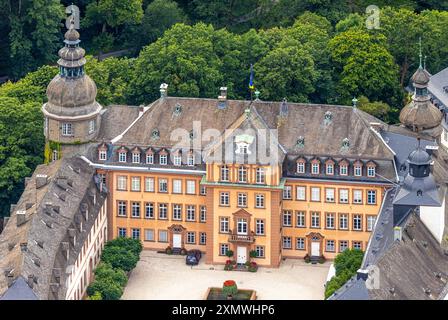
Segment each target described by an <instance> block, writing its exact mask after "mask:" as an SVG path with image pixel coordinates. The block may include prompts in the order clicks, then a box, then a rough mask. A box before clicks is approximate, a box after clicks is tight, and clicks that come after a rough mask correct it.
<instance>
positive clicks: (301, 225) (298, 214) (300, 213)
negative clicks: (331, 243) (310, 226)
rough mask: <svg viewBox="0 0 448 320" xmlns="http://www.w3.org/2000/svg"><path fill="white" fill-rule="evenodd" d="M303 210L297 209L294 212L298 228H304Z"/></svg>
mask: <svg viewBox="0 0 448 320" xmlns="http://www.w3.org/2000/svg"><path fill="white" fill-rule="evenodd" d="M305 221H306V220H305V212H304V211H297V212H296V227H298V228H305V226H306V224H305Z"/></svg>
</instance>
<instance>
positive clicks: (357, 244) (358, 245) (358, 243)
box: [353, 241, 362, 250]
mask: <svg viewBox="0 0 448 320" xmlns="http://www.w3.org/2000/svg"><path fill="white" fill-rule="evenodd" d="M353 249H358V250H362V242H361V241H353Z"/></svg>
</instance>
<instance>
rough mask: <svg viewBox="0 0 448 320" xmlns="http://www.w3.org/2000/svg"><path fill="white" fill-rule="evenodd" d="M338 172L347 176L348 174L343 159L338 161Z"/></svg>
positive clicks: (346, 165)
mask: <svg viewBox="0 0 448 320" xmlns="http://www.w3.org/2000/svg"><path fill="white" fill-rule="evenodd" d="M339 174H340V175H341V176H347V175H348V164H347V162H345V161H342V162H340V163H339Z"/></svg>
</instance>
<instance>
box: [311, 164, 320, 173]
mask: <svg viewBox="0 0 448 320" xmlns="http://www.w3.org/2000/svg"><path fill="white" fill-rule="evenodd" d="M311 173H312V174H319V164H318V163H313V164H312V165H311Z"/></svg>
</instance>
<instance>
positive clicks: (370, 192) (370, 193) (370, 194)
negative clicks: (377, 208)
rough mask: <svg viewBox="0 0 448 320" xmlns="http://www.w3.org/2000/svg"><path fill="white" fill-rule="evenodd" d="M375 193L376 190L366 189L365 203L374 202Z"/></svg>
mask: <svg viewBox="0 0 448 320" xmlns="http://www.w3.org/2000/svg"><path fill="white" fill-rule="evenodd" d="M376 193H377V192H376V190H367V204H371V205H372V204H376ZM371 199H373V200H374V201H372V200H371Z"/></svg>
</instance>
